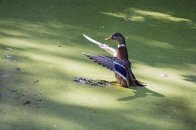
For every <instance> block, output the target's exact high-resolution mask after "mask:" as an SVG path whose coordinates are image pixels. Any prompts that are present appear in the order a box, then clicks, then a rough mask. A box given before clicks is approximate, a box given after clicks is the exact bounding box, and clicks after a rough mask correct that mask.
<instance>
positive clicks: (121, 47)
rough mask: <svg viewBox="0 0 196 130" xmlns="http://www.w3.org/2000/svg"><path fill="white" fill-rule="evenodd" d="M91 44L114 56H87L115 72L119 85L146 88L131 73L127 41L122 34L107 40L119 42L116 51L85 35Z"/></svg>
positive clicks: (115, 34) (114, 35) (116, 34)
mask: <svg viewBox="0 0 196 130" xmlns="http://www.w3.org/2000/svg"><path fill="white" fill-rule="evenodd" d="M83 36H84V37H86V38H87V39H88V40H90V41H91V42H93V43H95V44H97V45H99V47H101V48H102V49H104V50H106V51H108V52H109V53H110V54H112V55H113V56H97V55H90V54H85V55H86V56H87V57H88V58H89V59H91V60H93V61H95V62H97V63H98V64H100V65H102V66H104V67H107V68H108V69H110V70H112V71H114V73H115V77H116V80H117V83H118V84H120V85H121V86H122V87H129V86H144V85H143V84H141V83H140V82H139V81H137V80H136V78H135V76H134V74H133V73H132V71H131V63H130V61H129V60H128V51H127V47H126V43H125V39H124V37H123V36H122V34H120V33H114V34H113V35H112V36H110V37H108V38H106V39H105V40H109V39H112V40H117V41H118V48H117V49H114V48H112V47H109V46H108V45H107V44H102V43H100V42H97V41H95V40H94V39H91V38H90V37H88V36H86V35H84V34H83Z"/></svg>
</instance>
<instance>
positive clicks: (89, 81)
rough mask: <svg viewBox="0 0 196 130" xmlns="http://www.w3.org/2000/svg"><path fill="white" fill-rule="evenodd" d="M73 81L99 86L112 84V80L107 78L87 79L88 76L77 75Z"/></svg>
mask: <svg viewBox="0 0 196 130" xmlns="http://www.w3.org/2000/svg"><path fill="white" fill-rule="evenodd" d="M73 81H75V82H77V83H80V84H86V85H90V86H99V87H109V86H111V82H109V81H105V80H92V79H86V78H81V77H75V78H74V79H73Z"/></svg>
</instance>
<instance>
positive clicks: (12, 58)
mask: <svg viewBox="0 0 196 130" xmlns="http://www.w3.org/2000/svg"><path fill="white" fill-rule="evenodd" d="M6 58H7V59H8V60H10V61H16V57H14V56H10V55H7V56H6Z"/></svg>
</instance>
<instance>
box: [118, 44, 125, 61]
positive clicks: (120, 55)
mask: <svg viewBox="0 0 196 130" xmlns="http://www.w3.org/2000/svg"><path fill="white" fill-rule="evenodd" d="M117 58H119V59H122V60H128V52H127V47H126V43H125V42H123V43H122V42H119V44H118V49H117Z"/></svg>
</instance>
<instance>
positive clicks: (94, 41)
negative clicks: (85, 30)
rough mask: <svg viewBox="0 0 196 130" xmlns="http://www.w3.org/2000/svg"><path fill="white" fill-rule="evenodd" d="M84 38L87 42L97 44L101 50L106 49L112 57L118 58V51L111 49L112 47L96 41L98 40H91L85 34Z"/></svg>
mask: <svg viewBox="0 0 196 130" xmlns="http://www.w3.org/2000/svg"><path fill="white" fill-rule="evenodd" d="M83 36H84V37H85V38H86V39H87V40H89V41H91V42H92V43H95V44H97V45H98V46H99V47H100V48H102V49H104V50H105V51H107V52H108V53H110V54H111V55H113V56H114V57H116V54H117V50H116V49H114V48H113V47H110V46H109V45H107V44H104V43H101V42H98V41H96V40H94V39H92V38H90V37H89V36H87V35H85V34H83Z"/></svg>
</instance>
